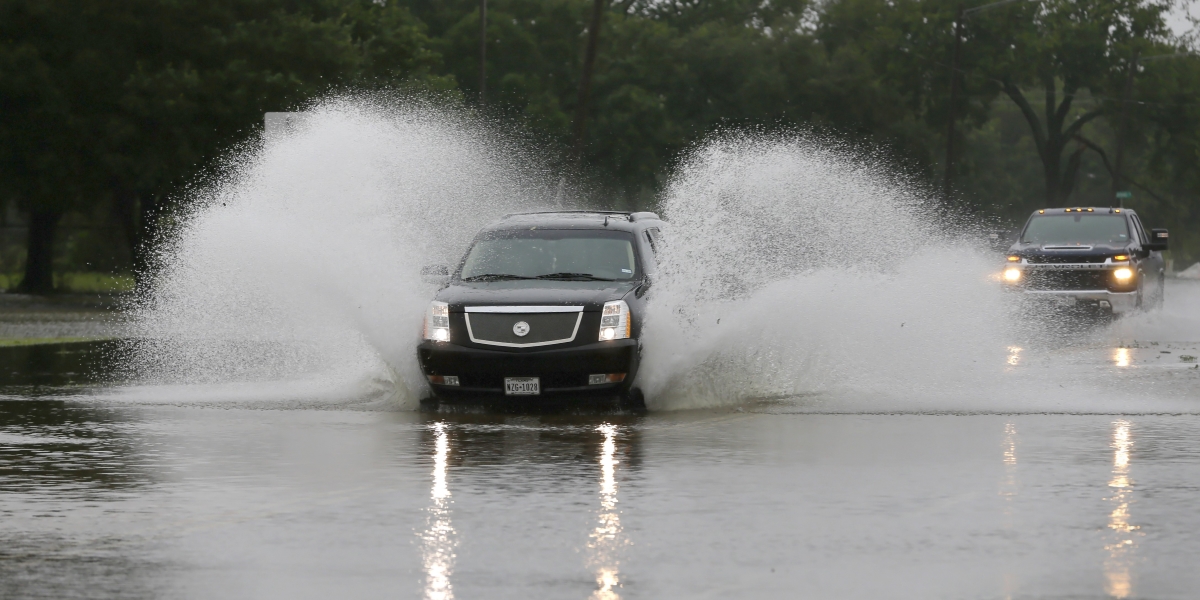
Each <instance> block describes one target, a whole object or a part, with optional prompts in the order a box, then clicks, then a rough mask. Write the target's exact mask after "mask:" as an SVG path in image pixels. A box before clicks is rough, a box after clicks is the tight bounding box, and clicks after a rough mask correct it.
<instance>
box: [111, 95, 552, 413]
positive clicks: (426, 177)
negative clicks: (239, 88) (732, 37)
mask: <svg viewBox="0 0 1200 600" xmlns="http://www.w3.org/2000/svg"><path fill="white" fill-rule="evenodd" d="M308 113H309V114H308V118H307V119H306V120H305V122H304V125H303V127H302V128H300V129H299V130H297V131H294V132H292V133H290V134H289V135H286V136H284V137H282V138H281V139H273V140H265V141H264V140H257V141H256V142H255V143H251V144H247V146H246V148H245V149H243V150H242V151H241V152H238V153H236V154H235V155H234V156H233V158H232V159H231V163H230V168H229V169H228V173H229V175H228V176H227V177H225V178H223V179H221V180H219V181H217V182H215V183H214V184H212V185H209V186H207V187H205V188H203V189H201V190H200V191H199V192H197V193H195V194H193V197H192V198H190V199H189V200H190V204H191V205H192V206H193V207H194V208H193V209H191V210H190V211H189V212H188V213H187V214H185V215H183V217H182V219H181V225H180V226H179V227H178V228H177V231H176V232H175V236H174V237H173V239H172V241H171V243H169V244H168V245H166V246H165V247H164V249H163V251H162V252H161V255H160V256H159V257H158V266H159V267H160V269H159V271H158V273H157V275H156V277H155V279H154V282H153V286H152V291H151V292H150V293H149V294H147V295H146V296H144V297H143V298H141V299H140V301H139V304H138V306H137V307H135V310H134V311H132V312H133V319H132V320H133V323H134V325H133V326H134V334H135V338H136V339H137V341H136V342H134V343H133V345H132V346H131V347H130V348H129V349H128V353H127V355H128V360H127V361H126V362H127V364H128V367H129V368H128V370H129V371H130V372H131V374H132V375H133V376H134V377H136V379H137V380H139V381H140V382H142V383H143V384H146V383H159V384H186V385H187V388H186V389H187V390H190V391H191V392H193V393H195V394H197V395H198V396H199V397H202V398H213V397H214V396H221V395H222V394H224V395H227V396H238V394H236V393H235V394H226V392H229V391H231V390H225V391H220V390H221V389H223V388H228V387H229V386H230V385H231V382H235V384H237V385H240V386H242V387H241V388H240V389H242V391H243V392H244V391H245V390H244V388H245V386H246V385H248V382H270V381H289V382H291V385H293V386H294V385H295V384H296V382H309V383H311V385H312V386H313V387H315V388H319V389H320V390H321V392H320V395H321V396H326V397H328V394H329V393H330V391H331V390H341V392H340V395H344V396H350V397H355V396H361V395H363V394H365V393H374V392H375V391H377V390H379V389H391V390H393V395H394V396H395V397H396V398H397V399H398V400H399V401H400V402H401V404H409V405H411V404H412V402H413V400H415V399H416V397H417V396H418V395H419V394H420V393H421V390H422V386H423V385H424V384H423V381H422V378H421V377H420V373H419V371H418V370H417V364H416V357H415V348H414V346H415V344H414V340H415V339H416V332H417V331H418V330H419V326H420V318H421V315H422V314H423V311H424V307H425V304H426V303H427V302H428V300H429V298H430V297H431V296H432V293H433V291H434V289H433V288H432V287H431V286H429V285H427V284H423V283H421V280H420V268H421V267H422V266H423V265H426V264H434V263H441V264H449V263H451V262H453V261H456V260H457V259H458V256H459V255H460V254H461V253H462V251H463V250H464V249H465V247H466V243H467V242H468V241H469V240H470V238H471V237H472V236H473V235H474V234H475V233H476V231H477V230H478V229H479V228H480V227H481V226H482V225H484V224H485V223H487V222H489V221H491V220H494V219H495V218H498V217H499V216H500V215H502V214H503V213H505V212H511V211H514V210H521V209H528V208H530V207H533V206H536V205H538V204H539V202H540V201H541V199H542V198H544V197H545V195H546V194H552V193H554V191H555V190H554V188H555V185H554V182H553V178H550V177H545V176H544V174H545V173H544V171H540V170H538V169H537V168H536V164H537V163H536V160H533V159H532V155H531V154H530V153H529V152H528V151H527V150H526V148H525V147H524V146H523V145H522V144H521V143H519V142H517V141H514V140H513V139H512V138H509V137H505V136H504V135H501V134H499V133H497V131H496V129H495V128H494V127H491V126H489V125H488V124H487V123H485V122H483V121H482V120H481V119H478V118H475V117H472V116H471V115H469V114H468V113H466V112H464V111H461V110H454V109H447V108H445V107H444V106H437V105H436V104H435V103H433V102H427V101H421V100H417V99H412V98H398V99H397V98H363V97H356V98H336V99H332V100H327V101H324V102H322V103H320V104H318V105H316V106H313V107H311V109H310V110H309V111H308ZM548 180H549V181H551V183H546V181H548ZM197 384H204V386H207V387H198V386H197ZM140 389H141V390H143V391H145V390H146V388H145V387H144V386H143V387H141V388H140ZM184 389H185V388H178V387H175V388H172V393H173V394H179V393H183V390H184ZM260 389H261V393H262V394H263V395H264V396H271V395H272V394H276V393H277V392H276V391H275V390H277V389H278V388H274V387H271V386H260ZM244 395H245V394H242V396H244ZM250 395H251V396H253V394H250ZM336 395H337V394H335V396H336Z"/></svg>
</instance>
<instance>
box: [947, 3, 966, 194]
mask: <svg viewBox="0 0 1200 600" xmlns="http://www.w3.org/2000/svg"><path fill="white" fill-rule="evenodd" d="M963 11H964V7H963V5H962V4H961V3H960V4H959V5H958V14H957V15H955V17H954V56H953V57H952V58H951V60H950V106H949V108H948V109H947V110H948V112H949V113H950V118H949V123H948V124H947V126H946V175H945V178H944V179H943V180H942V197H943V199H944V200H949V199H950V187H951V185H953V177H954V135H955V133H954V128H955V127H954V126H955V122H956V121H957V120H958V119H957V115H956V114H955V110H954V109H955V107H956V106H957V105H958V59H959V55H960V54H961V53H962V20H963Z"/></svg>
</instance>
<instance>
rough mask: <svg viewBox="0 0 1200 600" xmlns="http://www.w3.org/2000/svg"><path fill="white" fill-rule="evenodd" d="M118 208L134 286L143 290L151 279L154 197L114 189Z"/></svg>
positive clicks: (155, 222)
mask: <svg viewBox="0 0 1200 600" xmlns="http://www.w3.org/2000/svg"><path fill="white" fill-rule="evenodd" d="M115 195H116V200H117V202H116V206H117V211H118V212H119V213H120V218H121V226H122V229H124V231H125V243H126V244H128V245H129V257H130V259H131V260H132V263H133V281H134V286H135V287H136V288H137V289H138V290H139V291H141V290H142V288H143V287H144V286H145V285H146V283H147V282H148V281H149V275H150V270H151V265H150V247H151V244H152V243H153V240H154V236H155V230H154V229H155V225H156V224H157V223H158V221H157V219H156V215H155V207H156V204H155V202H154V200H153V199H152V198H151V197H150V196H148V195H144V194H138V193H137V192H131V191H128V190H122V189H118V190H116V192H115Z"/></svg>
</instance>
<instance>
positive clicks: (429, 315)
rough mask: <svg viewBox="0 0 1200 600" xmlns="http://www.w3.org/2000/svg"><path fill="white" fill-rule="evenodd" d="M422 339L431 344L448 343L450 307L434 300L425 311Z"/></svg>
mask: <svg viewBox="0 0 1200 600" xmlns="http://www.w3.org/2000/svg"><path fill="white" fill-rule="evenodd" d="M423 337H424V339H426V340H430V341H433V342H448V341H450V305H449V304H446V303H445V302H438V301H437V300H434V301H433V302H430V303H429V308H428V309H426V310H425V332H424V334H423Z"/></svg>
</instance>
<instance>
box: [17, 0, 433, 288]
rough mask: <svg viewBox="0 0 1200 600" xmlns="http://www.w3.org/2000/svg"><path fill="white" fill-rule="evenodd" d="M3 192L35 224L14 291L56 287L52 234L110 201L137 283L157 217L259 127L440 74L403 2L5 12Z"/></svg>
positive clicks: (171, 1)
mask: <svg viewBox="0 0 1200 600" xmlns="http://www.w3.org/2000/svg"><path fill="white" fill-rule="evenodd" d="M0 36H2V37H0V86H3V87H2V88H0V89H2V91H3V96H2V98H3V99H2V102H3V109H4V110H3V114H0V147H2V148H4V151H3V152H4V153H3V154H2V155H0V177H3V179H4V181H5V182H7V183H8V184H9V185H7V186H6V187H7V188H8V189H9V190H10V191H9V193H10V194H11V195H15V196H17V198H18V199H19V200H20V202H21V204H22V206H23V207H24V208H25V209H26V210H27V211H29V214H30V229H29V231H30V235H29V249H28V260H27V261H26V276H25V279H24V283H23V287H24V289H26V290H28V291H38V292H44V291H48V290H49V289H50V288H51V287H52V286H53V278H52V273H51V268H50V254H51V250H52V248H53V239H54V237H53V234H54V229H55V227H56V225H57V223H58V221H59V219H60V217H61V216H62V214H63V213H64V212H66V211H67V210H69V209H71V208H72V207H75V206H79V205H80V203H83V204H86V203H89V202H92V203H94V202H96V201H98V200H100V199H103V198H109V197H111V198H112V200H113V201H114V204H115V206H116V208H117V212H118V213H119V214H120V216H121V220H122V222H123V223H124V225H125V228H126V238H127V240H128V242H129V244H130V249H131V251H132V253H133V256H134V261H135V265H134V272H135V275H136V276H138V277H139V278H140V277H141V276H143V275H145V274H146V272H147V267H148V264H147V260H146V258H147V256H148V254H147V251H148V247H149V244H150V243H151V242H152V240H154V238H155V236H156V230H157V222H158V217H157V215H159V214H160V213H161V212H162V209H163V207H164V203H165V202H167V201H168V200H170V199H171V198H173V197H177V195H173V194H174V193H175V192H176V191H177V190H179V189H181V188H183V187H184V185H185V184H186V183H188V182H189V181H192V180H194V179H195V178H196V177H199V176H201V175H203V174H204V173H205V172H206V171H207V170H210V169H211V168H212V167H213V165H214V164H215V162H216V161H217V160H218V159H219V157H220V156H221V153H222V151H223V150H224V149H226V148H229V147H231V146H232V145H233V144H234V143H236V142H238V141H240V140H242V139H244V138H245V137H246V135H247V134H248V133H249V132H250V131H252V130H253V128H254V127H256V126H258V124H259V123H261V120H262V114H263V113H264V112H266V111H268V110H280V109H286V108H288V107H292V106H295V105H297V104H300V103H302V102H304V101H306V100H307V99H309V98H313V97H315V96H318V95H320V94H323V93H326V92H328V91H330V90H333V89H338V88H339V87H345V86H353V87H356V88H362V87H368V88H369V87H395V86H397V85H400V84H403V83H404V82H406V81H413V80H420V81H424V82H426V83H429V84H430V85H433V86H440V85H444V84H443V83H442V80H441V79H440V78H438V77H437V76H434V75H432V74H431V71H432V70H433V69H434V68H436V67H437V66H438V64H439V60H438V58H439V57H438V56H437V54H436V53H435V52H432V51H431V50H430V49H429V43H428V39H427V38H426V37H425V34H424V31H423V26H422V25H421V24H420V22H419V21H417V20H416V19H414V18H413V17H412V15H411V14H410V13H409V12H408V11H407V10H406V9H405V8H403V7H401V6H400V5H399V3H398V2H395V1H391V2H384V3H379V2H373V1H371V0H310V1H308V2H291V1H289V0H210V1H206V2H199V1H197V0H129V1H128V2H122V3H119V4H116V5H114V4H111V3H104V2H98V1H96V0H79V1H77V2H66V1H65V0H45V1H42V0H38V1H34V0H0Z"/></svg>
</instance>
